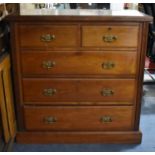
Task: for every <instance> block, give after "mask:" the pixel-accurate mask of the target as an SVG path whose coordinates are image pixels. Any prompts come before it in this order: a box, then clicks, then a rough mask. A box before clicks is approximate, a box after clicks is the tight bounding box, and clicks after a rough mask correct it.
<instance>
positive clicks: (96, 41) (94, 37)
mask: <svg viewBox="0 0 155 155" xmlns="http://www.w3.org/2000/svg"><path fill="white" fill-rule="evenodd" d="M138 30H139V27H138V26H122V25H118V26H113V25H110V24H109V25H108V23H107V26H100V25H95V26H88V25H87V26H82V46H84V47H113V48H115V47H137V44H138V33H139V32H138ZM109 35H112V36H116V37H117V39H116V40H114V41H112V42H105V41H104V39H103V37H104V36H109Z"/></svg>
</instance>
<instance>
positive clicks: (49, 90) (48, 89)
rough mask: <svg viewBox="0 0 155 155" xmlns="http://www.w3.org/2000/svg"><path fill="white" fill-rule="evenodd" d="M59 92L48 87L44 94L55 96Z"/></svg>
mask: <svg viewBox="0 0 155 155" xmlns="http://www.w3.org/2000/svg"><path fill="white" fill-rule="evenodd" d="M56 92H57V90H56V89H53V88H46V89H44V90H43V95H44V96H53V95H54V94H55V93H56Z"/></svg>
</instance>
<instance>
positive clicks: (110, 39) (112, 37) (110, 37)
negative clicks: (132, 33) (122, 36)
mask: <svg viewBox="0 0 155 155" xmlns="http://www.w3.org/2000/svg"><path fill="white" fill-rule="evenodd" d="M117 38H118V37H117V36H116V35H104V36H103V38H102V39H103V41H104V42H107V43H111V42H114V41H116V40H117Z"/></svg>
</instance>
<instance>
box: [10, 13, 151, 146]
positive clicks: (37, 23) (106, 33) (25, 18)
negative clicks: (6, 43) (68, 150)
mask: <svg viewBox="0 0 155 155" xmlns="http://www.w3.org/2000/svg"><path fill="white" fill-rule="evenodd" d="M7 20H8V21H9V22H10V27H11V45H12V63H13V77H14V91H15V97H16V110H17V119H18V133H17V137H16V139H17V142H22V143H139V142H140V141H141V136H142V134H141V132H140V130H139V119H140V107H141V96H142V82H143V69H144V58H145V52H146V45H147V34H148V24H149V22H150V21H151V20H152V17H149V16H147V15H143V14H141V13H139V12H137V11H122V12H119V11H116V12H111V14H109V15H107V14H106V15H104V12H103V11H101V10H67V11H58V10H56V11H55V12H53V13H52V14H51V15H35V14H34V15H12V16H10V17H8V19H7Z"/></svg>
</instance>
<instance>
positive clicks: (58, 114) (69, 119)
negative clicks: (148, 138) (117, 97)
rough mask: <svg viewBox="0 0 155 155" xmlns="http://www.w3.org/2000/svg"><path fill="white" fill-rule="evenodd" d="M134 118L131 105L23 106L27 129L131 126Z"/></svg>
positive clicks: (92, 129)
mask: <svg viewBox="0 0 155 155" xmlns="http://www.w3.org/2000/svg"><path fill="white" fill-rule="evenodd" d="M133 119H134V112H133V107H132V106H125V107H123V106H111V107H108V106H105V107H104V106H76V107H71V106H67V107H66V106H65V107H62V106H61V107H60V106H59V107H55V106H53V107H31V106H30V107H25V108H24V120H25V128H26V130H38V131H39V130H49V131H50V130H55V131H63V130H64V131H65V130H66V131H95V130H96V131H99V130H100V131H106V130H108V131H116V130H117V131H118V130H120V131H121V130H131V129H132V128H133Z"/></svg>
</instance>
